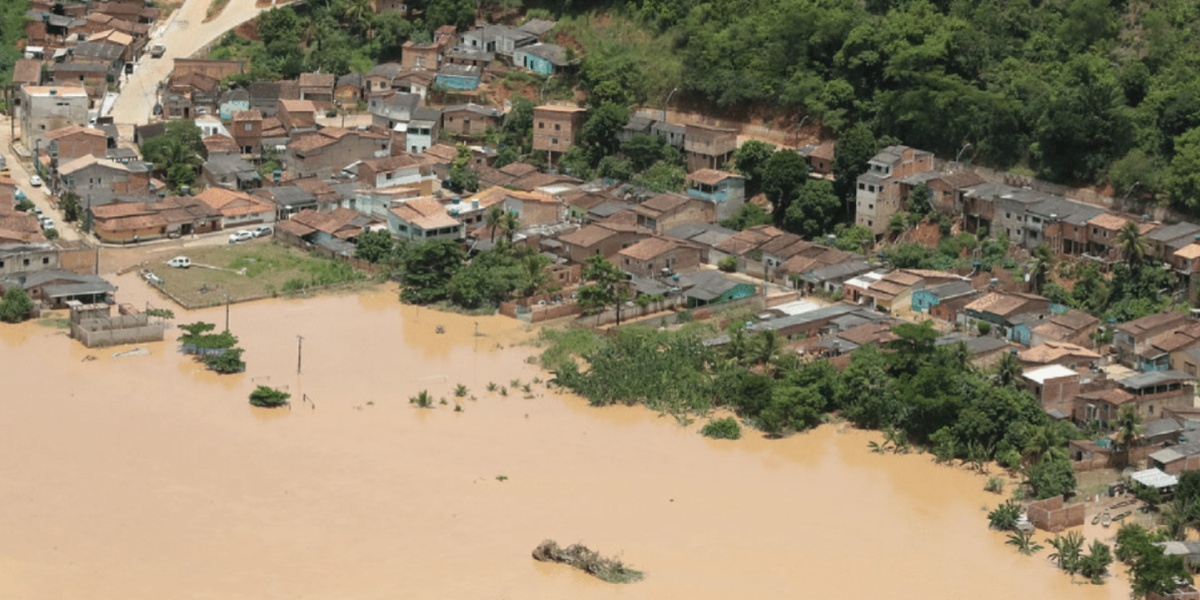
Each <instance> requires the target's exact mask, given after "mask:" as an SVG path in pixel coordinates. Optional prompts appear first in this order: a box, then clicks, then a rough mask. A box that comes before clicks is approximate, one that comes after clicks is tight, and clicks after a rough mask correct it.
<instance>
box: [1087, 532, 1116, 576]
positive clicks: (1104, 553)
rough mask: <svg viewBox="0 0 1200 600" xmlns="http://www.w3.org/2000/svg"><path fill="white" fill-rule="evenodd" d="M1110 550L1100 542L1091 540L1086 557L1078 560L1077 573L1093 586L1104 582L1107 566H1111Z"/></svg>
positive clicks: (1111, 555) (1111, 556)
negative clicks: (1088, 580)
mask: <svg viewBox="0 0 1200 600" xmlns="http://www.w3.org/2000/svg"><path fill="white" fill-rule="evenodd" d="M1112 561H1113V554H1112V549H1111V548H1109V547H1108V544H1105V543H1104V542H1102V541H1100V540H1092V545H1091V546H1090V547H1089V548H1088V554H1087V556H1084V557H1082V558H1080V559H1079V571H1080V573H1082V574H1083V576H1084V577H1087V578H1088V579H1090V580H1091V582H1092V583H1094V584H1100V583H1103V582H1104V575H1105V574H1106V573H1108V566H1109V565H1111V564H1112Z"/></svg>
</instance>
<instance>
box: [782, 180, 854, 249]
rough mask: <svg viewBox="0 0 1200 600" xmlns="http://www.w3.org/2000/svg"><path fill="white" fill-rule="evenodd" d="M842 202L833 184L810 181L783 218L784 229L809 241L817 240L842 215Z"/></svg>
mask: <svg viewBox="0 0 1200 600" xmlns="http://www.w3.org/2000/svg"><path fill="white" fill-rule="evenodd" d="M841 212H842V207H841V202H840V201H839V200H838V198H837V195H836V194H834V193H833V184H832V183H830V182H828V181H825V180H824V179H822V180H818V181H810V182H809V183H807V184H806V185H804V186H803V187H802V188H800V192H799V194H798V195H797V196H796V199H795V201H794V202H792V204H791V206H788V207H787V211H786V213H785V214H784V218H783V228H784V229H785V230H787V231H790V232H792V233H796V234H799V235H802V236H804V237H807V238H809V239H816V238H819V237H821V236H824V235H825V234H827V233H829V231H830V230H831V229H832V228H833V224H834V222H835V221H837V219H838V217H839V216H840V215H841Z"/></svg>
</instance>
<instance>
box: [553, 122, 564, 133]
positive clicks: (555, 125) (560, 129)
mask: <svg viewBox="0 0 1200 600" xmlns="http://www.w3.org/2000/svg"><path fill="white" fill-rule="evenodd" d="M554 130H555V131H562V124H561V123H555V124H554Z"/></svg>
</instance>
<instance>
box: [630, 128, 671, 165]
mask: <svg viewBox="0 0 1200 600" xmlns="http://www.w3.org/2000/svg"><path fill="white" fill-rule="evenodd" d="M675 152H677V151H676V150H675V149H674V148H672V147H671V146H668V145H667V141H666V140H665V139H663V138H661V137H659V136H657V135H650V134H648V133H639V134H637V135H634V136H633V137H631V138H629V141H627V142H625V143H624V144H621V154H624V155H625V158H627V159H629V163H630V165H631V166H632V167H633V170H634V171H636V172H641V171H645V170H646V169H649V168H650V167H651V165H653V164H654V163H656V162H658V161H660V160H663V161H672V159H673V157H674V155H675Z"/></svg>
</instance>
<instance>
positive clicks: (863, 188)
mask: <svg viewBox="0 0 1200 600" xmlns="http://www.w3.org/2000/svg"><path fill="white" fill-rule="evenodd" d="M858 189H860V190H865V189H867V184H865V183H860V184H858Z"/></svg>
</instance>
